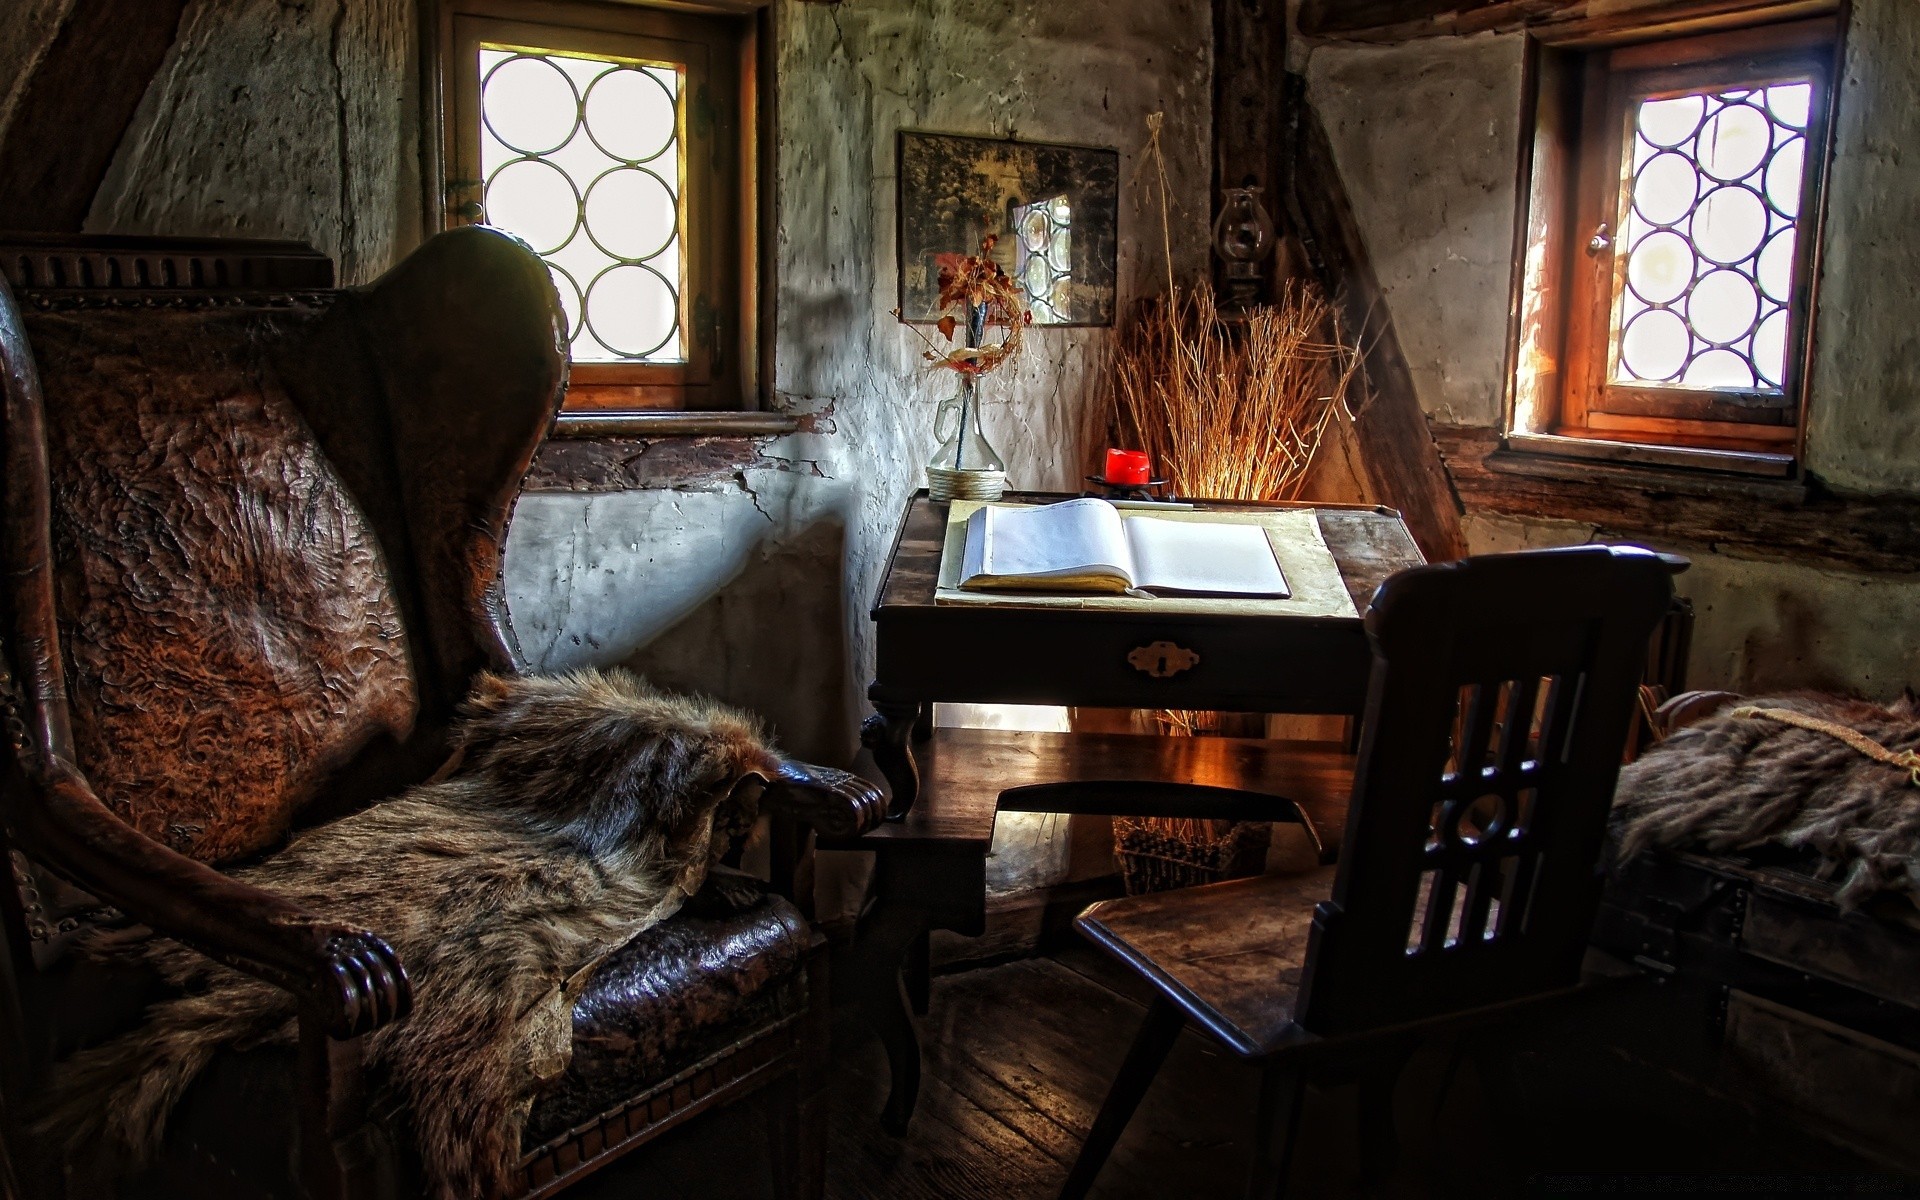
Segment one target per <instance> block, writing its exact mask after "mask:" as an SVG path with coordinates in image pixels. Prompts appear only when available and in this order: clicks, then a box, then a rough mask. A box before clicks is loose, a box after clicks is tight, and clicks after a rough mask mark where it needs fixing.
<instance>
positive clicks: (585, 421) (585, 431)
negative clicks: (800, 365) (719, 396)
mask: <svg viewBox="0 0 1920 1200" xmlns="http://www.w3.org/2000/svg"><path fill="white" fill-rule="evenodd" d="M801 428H802V422H801V419H800V418H799V417H796V416H793V415H791V414H789V413H777V412H607V413H598V412H563V413H561V414H560V418H559V419H558V420H557V421H555V422H554V425H553V436H554V437H556V438H669V437H690V438H758V437H782V436H784V435H786V434H789V433H798V432H800V430H801Z"/></svg>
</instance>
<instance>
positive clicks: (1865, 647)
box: [1467, 513, 1920, 700]
mask: <svg viewBox="0 0 1920 1200" xmlns="http://www.w3.org/2000/svg"><path fill="white" fill-rule="evenodd" d="M1593 540H1594V530H1593V528H1592V527H1591V526H1587V525H1582V524H1578V523H1575V522H1571V521H1541V520H1531V519H1522V518H1515V517H1505V516H1495V515H1491V514H1485V513H1482V514H1477V515H1473V516H1470V517H1469V518H1468V519H1467V543H1468V548H1469V549H1470V550H1471V551H1472V552H1473V553H1475V554H1488V553H1495V552H1498V551H1503V550H1526V549H1535V548H1538V547H1542V546H1577V545H1582V544H1584V543H1586V542H1589V541H1593ZM1654 548H1655V549H1662V550H1677V551H1679V552H1680V553H1683V554H1685V555H1687V556H1688V557H1689V558H1690V559H1692V560H1693V566H1692V568H1691V569H1689V570H1688V571H1687V572H1686V573H1685V574H1683V575H1681V576H1680V578H1679V580H1678V584H1677V586H1678V590H1679V591H1680V594H1681V595H1684V596H1686V597H1688V598H1689V599H1691V600H1692V601H1693V608H1694V621H1695V624H1694V639H1693V654H1692V657H1691V658H1690V659H1689V660H1688V671H1689V679H1688V684H1689V686H1691V687H1697V688H1725V689H1727V690H1729V691H1735V692H1749V693H1752V692H1763V691H1782V690H1790V689H1793V688H1823V689H1828V690H1834V691H1846V692H1855V693H1858V694H1860V695H1863V696H1867V697H1869V698H1872V699H1879V700H1887V699H1892V698H1893V697H1895V696H1897V695H1899V694H1900V690H1901V689H1902V688H1905V687H1908V686H1912V685H1920V628H1916V626H1915V623H1914V621H1913V614H1914V613H1915V612H1916V611H1920V575H1869V574H1864V573H1861V572H1857V571H1841V570H1834V569H1831V568H1825V567H1812V566H1806V565H1803V564H1800V563H1791V562H1762V561H1759V560H1755V559H1750V558H1741V557H1737V556H1735V555H1731V554H1714V553H1711V552H1708V551H1703V550H1701V549H1700V548H1699V547H1690V546H1673V545H1655V547H1654Z"/></svg>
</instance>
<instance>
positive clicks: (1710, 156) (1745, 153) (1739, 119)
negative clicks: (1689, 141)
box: [1695, 104, 1773, 183]
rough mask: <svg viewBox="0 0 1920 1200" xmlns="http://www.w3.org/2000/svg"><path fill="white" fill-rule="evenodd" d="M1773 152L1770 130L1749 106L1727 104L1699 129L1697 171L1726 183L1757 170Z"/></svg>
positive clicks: (1760, 116) (1753, 108)
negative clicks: (1770, 151)
mask: <svg viewBox="0 0 1920 1200" xmlns="http://www.w3.org/2000/svg"><path fill="white" fill-rule="evenodd" d="M1772 148H1773V127H1772V126H1771V125H1769V124H1768V123H1767V118H1766V117H1765V116H1764V115H1763V114H1762V113H1761V112H1760V110H1759V109H1757V108H1755V107H1753V106H1752V105H1751V104H1729V105H1727V106H1726V107H1725V108H1723V109H1721V110H1720V111H1719V112H1717V113H1714V114H1713V115H1712V116H1710V117H1708V118H1707V123H1706V124H1705V125H1703V126H1701V127H1700V136H1699V138H1698V140H1697V142H1696V153H1695V159H1696V161H1698V162H1699V164H1700V169H1701V170H1703V171H1705V172H1706V173H1707V174H1709V175H1711V176H1713V177H1714V178H1715V179H1718V180H1721V181H1722V182H1725V183H1732V182H1734V181H1736V180H1740V179H1745V178H1746V177H1747V176H1749V175H1751V174H1753V173H1754V172H1755V171H1757V170H1759V169H1760V164H1761V163H1763V162H1765V161H1766V159H1767V151H1768V150H1770V149H1772Z"/></svg>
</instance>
